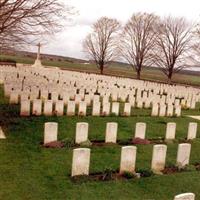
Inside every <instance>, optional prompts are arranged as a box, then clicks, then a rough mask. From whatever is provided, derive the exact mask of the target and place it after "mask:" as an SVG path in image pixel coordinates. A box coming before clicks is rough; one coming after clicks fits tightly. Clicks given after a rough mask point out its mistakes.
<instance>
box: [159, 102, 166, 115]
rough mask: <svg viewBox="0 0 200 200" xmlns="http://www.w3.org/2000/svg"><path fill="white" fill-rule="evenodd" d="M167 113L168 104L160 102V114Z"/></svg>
mask: <svg viewBox="0 0 200 200" xmlns="http://www.w3.org/2000/svg"><path fill="white" fill-rule="evenodd" d="M165 115H166V105H165V104H160V110H159V116H160V117H164V116H165Z"/></svg>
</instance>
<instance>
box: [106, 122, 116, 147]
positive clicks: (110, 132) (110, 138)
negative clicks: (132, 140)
mask: <svg viewBox="0 0 200 200" xmlns="http://www.w3.org/2000/svg"><path fill="white" fill-rule="evenodd" d="M117 129H118V124H117V123H116V122H108V123H107V125H106V139H105V142H106V143H116V142H117Z"/></svg>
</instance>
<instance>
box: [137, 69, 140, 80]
mask: <svg viewBox="0 0 200 200" xmlns="http://www.w3.org/2000/svg"><path fill="white" fill-rule="evenodd" d="M140 76H141V70H137V79H138V80H140Z"/></svg>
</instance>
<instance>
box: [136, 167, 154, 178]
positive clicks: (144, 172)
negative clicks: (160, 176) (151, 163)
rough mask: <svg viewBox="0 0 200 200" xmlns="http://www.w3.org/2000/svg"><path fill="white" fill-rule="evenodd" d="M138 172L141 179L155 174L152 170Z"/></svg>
mask: <svg viewBox="0 0 200 200" xmlns="http://www.w3.org/2000/svg"><path fill="white" fill-rule="evenodd" d="M137 172H138V173H140V176H141V177H150V176H152V175H153V172H152V171H151V170H150V169H140V170H138V171H137Z"/></svg>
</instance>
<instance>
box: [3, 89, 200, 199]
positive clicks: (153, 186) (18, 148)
mask: <svg viewBox="0 0 200 200" xmlns="http://www.w3.org/2000/svg"><path fill="white" fill-rule="evenodd" d="M199 107H200V105H198V109H196V110H194V111H184V112H183V114H184V115H186V114H193V115H194V114H198V113H199ZM147 113H148V111H146V112H144V110H137V112H136V113H135V115H134V116H132V117H128V118H125V117H91V116H87V117H82V118H80V117H66V116H64V117H27V118H26V117H23V118H21V117H19V106H18V105H8V101H7V100H6V99H5V98H4V97H3V90H2V87H0V124H1V126H2V127H3V129H4V131H5V133H6V135H7V139H6V140H0V199H2V200H22V199H23V200H25V199H27V200H64V199H86V200H88V199H101V200H102V199H120V200H123V199H126V200H127V199H134V200H148V199H152V200H153V199H154V200H160V199H162V200H170V199H173V197H174V196H175V195H176V194H179V193H184V192H194V193H195V194H196V200H198V199H200V181H199V180H200V171H196V170H191V171H185V172H181V173H174V174H170V175H153V176H151V177H147V178H141V179H130V180H112V181H90V180H86V181H80V182H73V181H72V180H71V178H70V173H71V162H72V150H73V148H67V147H65V148H62V149H47V148H43V147H42V146H41V142H42V141H43V126H44V123H45V122H49V121H56V122H58V123H59V136H58V137H59V140H62V139H64V138H72V139H74V136H75V125H76V122H80V121H84V122H88V123H89V139H90V140H91V141H92V140H96V139H98V140H103V139H104V137H105V135H104V132H105V128H106V123H107V122H110V121H113V122H118V124H119V130H118V139H119V140H120V141H127V140H129V139H131V138H132V137H133V133H134V131H133V130H134V126H135V123H136V122H146V123H147V133H146V137H147V138H148V139H152V138H157V137H164V135H165V127H166V123H167V122H170V121H173V122H176V123H177V133H176V138H177V140H176V141H175V142H174V143H172V144H168V151H167V165H171V164H175V160H176V153H177V146H178V140H182V139H184V138H185V137H186V135H187V126H188V123H189V122H197V123H198V126H199V130H198V134H197V139H195V140H194V141H193V142H192V152H191V164H195V163H196V162H198V163H200V153H199V152H200V122H199V121H197V120H194V119H190V118H188V117H186V116H183V117H181V118H159V117H153V118H152V117H149V116H147ZM137 147H138V149H137V162H136V168H137V170H139V169H150V164H151V156H152V145H137ZM120 151H121V146H120V145H112V146H104V147H98V146H92V147H91V165H90V172H91V173H95V172H103V171H104V170H105V169H106V168H111V169H113V170H117V169H119V163H120Z"/></svg>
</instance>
